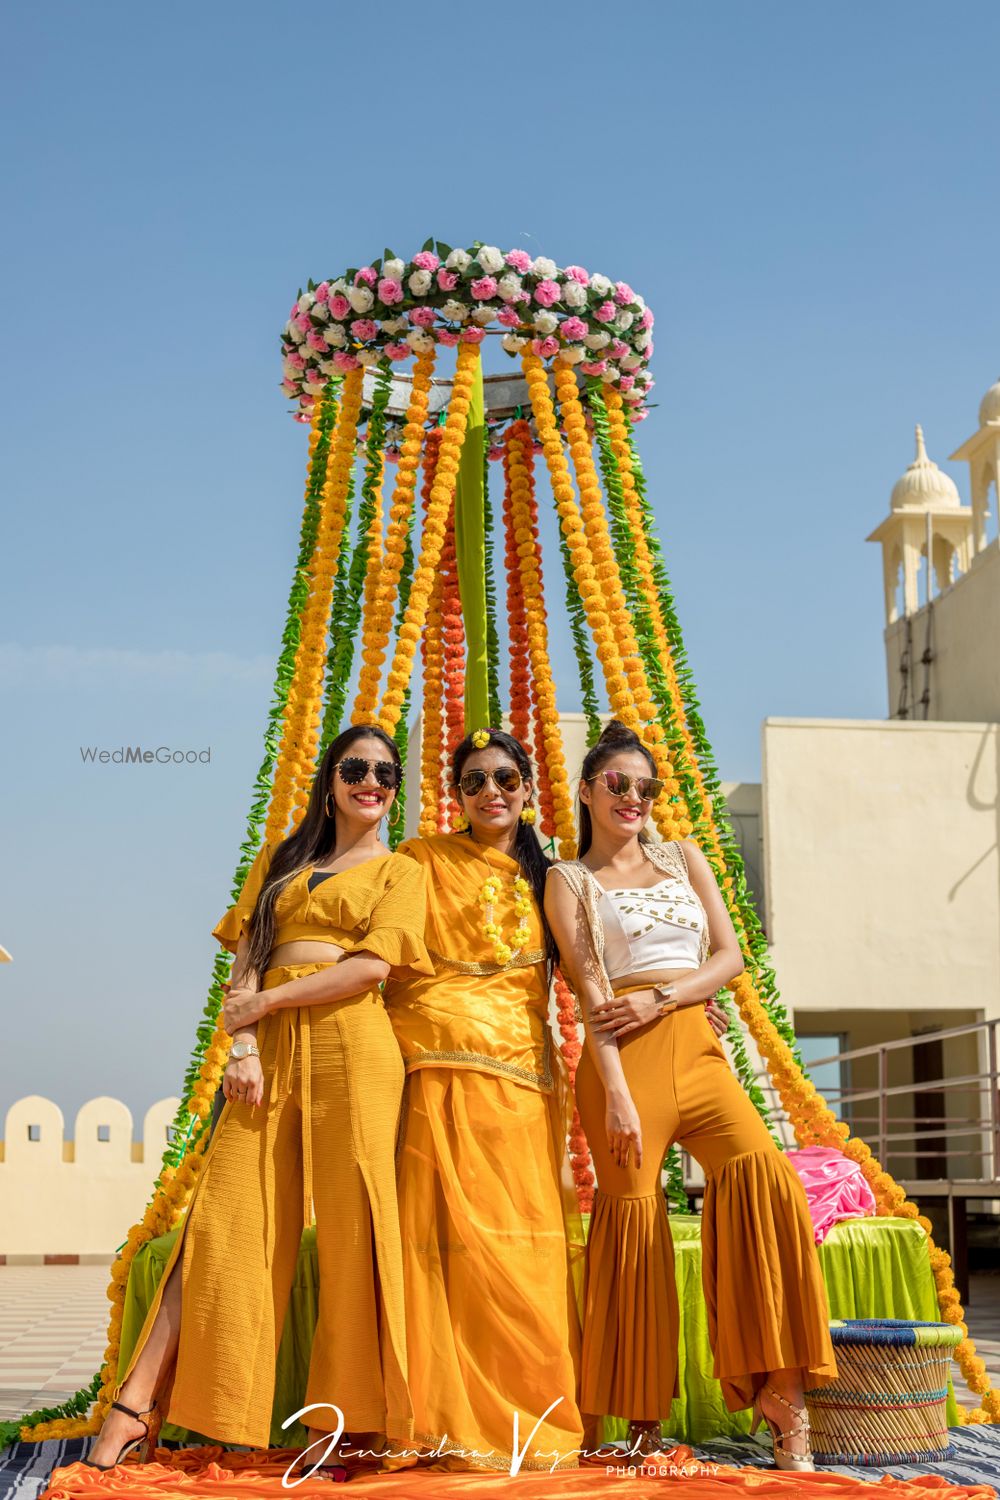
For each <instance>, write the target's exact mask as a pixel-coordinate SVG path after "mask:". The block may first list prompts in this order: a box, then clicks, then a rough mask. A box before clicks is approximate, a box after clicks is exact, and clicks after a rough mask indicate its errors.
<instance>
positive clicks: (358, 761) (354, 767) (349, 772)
mask: <svg viewBox="0 0 1000 1500" xmlns="http://www.w3.org/2000/svg"><path fill="white" fill-rule="evenodd" d="M335 769H336V770H338V771H339V772H340V779H341V781H345V782H346V783H347V785H348V786H359V785H360V783H361V782H362V781H364V779H365V777H366V776H367V775H368V772H369V769H370V770H372V771H374V772H375V780H376V781H377V782H378V784H379V786H380V787H382V789H383V790H384V791H386V792H398V791H399V788H400V787H401V786H402V784H403V768H402V766H397V764H396V762H395V761H394V760H365V758H364V756H363V755H345V756H344V759H343V760H338V761H337V763H336V766H335Z"/></svg>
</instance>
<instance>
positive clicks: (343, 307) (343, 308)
mask: <svg viewBox="0 0 1000 1500" xmlns="http://www.w3.org/2000/svg"><path fill="white" fill-rule="evenodd" d="M329 307H330V316H331V318H337V319H339V320H341V321H343V319H344V318H346V317H348V316H349V314H350V311H351V304H350V303H349V302H348V300H347V298H346V297H344V296H342V295H341V294H340V293H339V292H338V293H337V295H336V296H335V297H331V298H330V302H329Z"/></svg>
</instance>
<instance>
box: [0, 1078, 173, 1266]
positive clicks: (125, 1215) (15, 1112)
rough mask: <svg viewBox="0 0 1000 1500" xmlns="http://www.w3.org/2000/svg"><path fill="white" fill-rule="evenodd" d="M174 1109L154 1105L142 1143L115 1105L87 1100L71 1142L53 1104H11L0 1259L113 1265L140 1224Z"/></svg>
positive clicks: (1, 1162) (2, 1176)
mask: <svg viewBox="0 0 1000 1500" xmlns="http://www.w3.org/2000/svg"><path fill="white" fill-rule="evenodd" d="M179 1102H180V1101H179V1100H177V1099H161V1100H159V1101H158V1102H157V1103H156V1104H154V1105H152V1106H151V1107H150V1108H149V1109H148V1110H147V1111H146V1114H145V1116H144V1117H143V1122H142V1135H141V1139H140V1140H139V1141H133V1139H132V1133H133V1130H132V1115H131V1113H130V1111H129V1110H128V1109H127V1108H126V1106H125V1105H124V1104H123V1103H122V1102H121V1100H120V1099H109V1098H99V1099H91V1100H89V1101H88V1103H86V1104H84V1105H83V1106H82V1107H81V1109H80V1110H79V1111H78V1113H77V1116H76V1120H75V1122H74V1127H73V1134H72V1136H70V1137H68V1138H67V1137H66V1133H65V1126H64V1122H63V1114H62V1110H61V1109H60V1108H59V1106H58V1105H57V1104H54V1103H53V1102H52V1100H51V1099H43V1098H41V1097H40V1096H39V1095H37V1094H33V1095H30V1096H28V1097H26V1098H24V1099H19V1100H17V1102H16V1103H15V1104H12V1105H11V1107H10V1109H9V1110H8V1111H7V1116H6V1120H5V1124H4V1134H3V1141H2V1143H0V1255H4V1256H6V1258H7V1260H8V1262H12V1261H17V1260H18V1259H22V1258H28V1259H37V1258H39V1257H41V1256H44V1255H80V1256H87V1257H92V1258H96V1259H104V1258H110V1256H111V1254H112V1252H113V1251H114V1250H115V1249H116V1248H117V1247H118V1245H120V1244H121V1242H122V1240H123V1239H124V1237H125V1235H126V1234H127V1232H128V1230H129V1227H130V1226H131V1225H132V1224H134V1223H136V1222H137V1220H139V1219H141V1218H142V1215H143V1211H144V1209H145V1207H146V1204H147V1202H148V1201H149V1197H150V1191H151V1189H152V1185H153V1181H154V1178H155V1177H156V1174H157V1172H158V1170H159V1166H160V1161H161V1158H162V1156H163V1152H164V1150H165V1148H166V1145H167V1127H168V1126H169V1125H170V1123H171V1121H172V1120H173V1118H174V1115H175V1114H176V1112H177V1106H178V1104H179ZM35 1135H37V1137H38V1139H32V1136H35ZM103 1135H106V1136H107V1139H106V1140H104V1139H101V1137H102V1136H103Z"/></svg>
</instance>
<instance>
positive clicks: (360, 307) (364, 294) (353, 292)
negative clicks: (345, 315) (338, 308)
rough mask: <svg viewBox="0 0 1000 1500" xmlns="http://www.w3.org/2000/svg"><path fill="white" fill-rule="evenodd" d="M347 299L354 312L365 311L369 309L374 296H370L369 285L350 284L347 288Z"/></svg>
mask: <svg viewBox="0 0 1000 1500" xmlns="http://www.w3.org/2000/svg"><path fill="white" fill-rule="evenodd" d="M347 300H348V302H349V303H350V304H351V306H352V307H353V308H354V311H355V312H356V313H366V312H368V311H369V310H370V309H371V306H372V303H373V302H374V301H375V298H374V297H373V296H372V292H371V288H370V287H367V286H352V287H350V288H348V292H347Z"/></svg>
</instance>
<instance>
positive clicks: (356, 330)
mask: <svg viewBox="0 0 1000 1500" xmlns="http://www.w3.org/2000/svg"><path fill="white" fill-rule="evenodd" d="M351 332H352V333H353V335H354V337H355V338H356V339H359V340H360V342H361V343H363V344H367V342H368V340H369V339H373V338H374V337H375V335H376V334H377V333H378V324H377V323H375V322H373V320H372V319H371V318H355V319H354V322H353V323H352V324H351Z"/></svg>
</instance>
